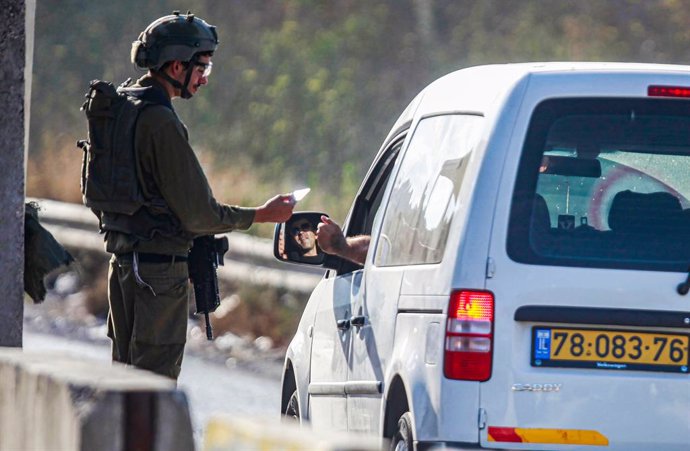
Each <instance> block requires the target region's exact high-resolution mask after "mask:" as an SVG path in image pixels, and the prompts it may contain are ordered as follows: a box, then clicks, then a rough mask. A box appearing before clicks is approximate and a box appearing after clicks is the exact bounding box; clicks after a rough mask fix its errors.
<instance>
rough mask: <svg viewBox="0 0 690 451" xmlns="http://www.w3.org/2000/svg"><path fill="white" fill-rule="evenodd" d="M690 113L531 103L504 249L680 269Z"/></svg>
mask: <svg viewBox="0 0 690 451" xmlns="http://www.w3.org/2000/svg"><path fill="white" fill-rule="evenodd" d="M689 174H690V109H689V108H688V106H687V104H686V102H678V101H677V100H666V99H663V100H660V99H637V100H632V99H579V100H575V99H553V100H548V101H545V102H543V103H541V104H540V105H538V107H537V108H536V110H535V112H534V115H533V117H532V121H531V124H530V128H529V130H528V134H527V139H526V142H525V146H524V150H523V155H522V157H521V162H520V168H519V172H518V180H517V183H516V190H515V193H514V196H513V205H512V208H511V217H510V226H509V235H508V254H509V255H510V257H511V258H512V259H514V260H516V261H520V262H525V263H533V264H550V265H558V266H584V267H602V268H620V269H647V270H668V271H682V272H684V271H687V269H688V264H690V200H689V199H690V176H689Z"/></svg>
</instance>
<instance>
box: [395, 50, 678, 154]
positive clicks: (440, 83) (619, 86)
mask: <svg viewBox="0 0 690 451" xmlns="http://www.w3.org/2000/svg"><path fill="white" fill-rule="evenodd" d="M528 80H529V81H530V83H529V84H530V90H533V91H535V92H536V93H537V95H539V96H542V97H543V98H546V97H557V96H635V97H638V96H646V95H647V91H646V90H647V86H648V84H649V81H650V80H654V82H655V83H667V84H670V83H672V82H675V83H676V84H682V85H683V86H690V66H685V65H674V64H648V63H619V62H530V63H508V64H491V65H483V66H473V67H468V68H464V69H460V70H457V71H454V72H451V73H449V74H447V75H445V76H443V77H441V78H439V79H437V80H435V81H433V82H432V83H430V84H429V85H428V86H427V87H426V88H424V89H423V90H422V91H421V92H420V93H419V94H418V95H417V96H416V97H415V98H414V100H412V102H410V104H409V105H408V107H407V108H406V109H405V111H404V112H403V113H402V115H401V116H400V118H399V119H398V120H397V121H396V124H395V126H394V127H393V131H395V130H397V129H398V128H400V127H402V126H403V125H404V124H405V123H408V122H409V121H410V120H411V119H412V116H413V115H414V114H415V112H417V113H421V114H433V113H438V112H451V111H464V112H476V113H480V114H488V113H490V112H491V111H492V110H494V109H496V108H498V107H499V106H500V105H501V104H503V103H504V101H505V99H506V98H507V97H508V96H509V95H510V94H511V93H512V92H513V91H514V90H515V88H516V87H517V86H519V85H521V84H522V83H524V84H525V85H526V84H527V81H528ZM389 138H392V136H389ZM387 141H388V140H387Z"/></svg>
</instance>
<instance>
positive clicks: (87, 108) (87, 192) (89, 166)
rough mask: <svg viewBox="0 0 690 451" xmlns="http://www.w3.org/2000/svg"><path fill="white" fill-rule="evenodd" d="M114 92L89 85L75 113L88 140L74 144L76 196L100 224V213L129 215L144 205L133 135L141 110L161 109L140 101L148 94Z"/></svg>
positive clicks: (98, 82) (141, 91) (134, 90)
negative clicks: (77, 151)
mask: <svg viewBox="0 0 690 451" xmlns="http://www.w3.org/2000/svg"><path fill="white" fill-rule="evenodd" d="M130 83H131V79H128V80H127V81H125V82H124V83H122V84H121V85H120V86H119V87H117V88H115V86H114V85H113V84H112V83H110V82H108V81H101V80H93V81H92V82H91V83H90V85H89V91H88V92H87V93H86V101H85V102H84V104H83V105H82V107H81V110H82V111H84V112H85V114H86V119H87V121H88V139H86V140H79V141H77V146H78V147H79V148H81V149H82V150H83V152H84V155H83V159H82V167H81V193H82V200H83V202H84V205H86V206H87V207H89V208H91V210H92V211H93V212H94V213H95V214H96V216H98V217H99V219H101V216H102V213H103V212H108V213H119V214H125V215H133V214H134V213H135V212H136V211H137V210H139V209H140V208H141V207H142V206H144V205H146V204H147V203H146V200H145V199H144V196H143V194H142V190H141V186H140V184H139V178H138V174H137V173H138V163H137V156H136V151H135V148H134V131H135V126H136V121H137V118H138V117H139V113H140V112H141V110H142V109H143V108H144V107H145V106H147V105H150V104H155V103H164V102H160V101H156V99H152V98H151V95H146V94H147V93H148V91H150V89H149V88H128V86H129V84H130Z"/></svg>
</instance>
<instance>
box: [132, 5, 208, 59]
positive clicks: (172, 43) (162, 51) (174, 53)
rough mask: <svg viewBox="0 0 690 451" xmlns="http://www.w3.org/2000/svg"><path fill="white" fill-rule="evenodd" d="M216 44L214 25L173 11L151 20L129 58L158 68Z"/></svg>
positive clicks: (201, 51)
mask: <svg viewBox="0 0 690 451" xmlns="http://www.w3.org/2000/svg"><path fill="white" fill-rule="evenodd" d="M216 47H218V35H217V34H216V27H215V26H213V25H209V24H208V23H206V22H205V21H204V20H202V19H199V18H198V17H195V16H194V15H193V14H190V13H189V12H188V13H187V14H180V12H179V11H174V12H173V13H172V14H171V15H169V16H163V17H161V18H160V19H157V20H155V21H154V22H153V23H151V24H150V25H149V26H148V27H146V29H145V30H144V31H142V32H141V34H140V35H139V38H138V39H137V40H136V41H134V42H133V43H132V54H131V57H132V62H133V63H134V64H136V65H137V66H138V67H140V68H142V69H154V70H158V69H160V68H161V66H163V64H165V63H167V62H168V61H174V60H178V61H190V60H191V59H192V57H194V55H196V54H197V53H203V52H213V51H214V50H216Z"/></svg>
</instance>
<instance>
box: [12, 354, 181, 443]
mask: <svg viewBox="0 0 690 451" xmlns="http://www.w3.org/2000/svg"><path fill="white" fill-rule="evenodd" d="M20 450H21V451H39V450H40V451H46V450H60V451H93V450H99V451H149V450H151V451H170V450H175V451H178V450H179V451H188V450H189V451H193V450H194V441H193V436H192V424H191V419H190V416H189V408H188V403H187V398H186V396H185V394H184V393H183V392H182V391H178V390H177V389H176V386H175V383H174V382H173V381H171V380H170V379H167V378H164V377H161V376H157V375H155V374H153V373H149V372H147V371H141V370H137V369H135V368H130V367H126V366H124V365H119V364H112V366H110V365H108V364H104V363H103V362H101V361H90V360H86V359H81V358H77V357H73V356H70V355H67V354H59V353H47V352H24V351H23V350H21V349H17V348H2V347H0V451H20Z"/></svg>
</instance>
